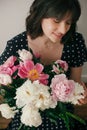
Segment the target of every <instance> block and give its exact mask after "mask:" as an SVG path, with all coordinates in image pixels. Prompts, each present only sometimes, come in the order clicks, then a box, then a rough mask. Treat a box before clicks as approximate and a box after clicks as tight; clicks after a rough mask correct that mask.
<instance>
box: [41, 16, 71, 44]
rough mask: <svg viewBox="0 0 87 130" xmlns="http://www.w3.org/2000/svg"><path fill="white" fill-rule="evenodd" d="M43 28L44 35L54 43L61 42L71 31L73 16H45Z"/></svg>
mask: <svg viewBox="0 0 87 130" xmlns="http://www.w3.org/2000/svg"><path fill="white" fill-rule="evenodd" d="M41 25H42V30H43V33H44V35H45V36H46V37H47V38H48V39H49V40H51V41H52V42H53V43H56V42H60V41H61V39H62V37H63V36H64V35H65V34H66V33H67V32H68V31H69V29H70V26H71V17H70V15H66V16H65V17H64V18H63V19H62V20H58V19H56V18H44V19H43V20H42V23H41Z"/></svg>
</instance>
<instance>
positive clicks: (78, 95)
mask: <svg viewBox="0 0 87 130" xmlns="http://www.w3.org/2000/svg"><path fill="white" fill-rule="evenodd" d="M83 94H84V88H83V86H82V85H80V84H79V83H77V82H76V83H75V89H74V92H73V94H72V95H71V96H70V98H69V102H71V103H72V104H75V105H76V104H79V101H78V100H80V99H82V98H84V95H83Z"/></svg>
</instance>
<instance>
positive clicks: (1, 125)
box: [0, 113, 11, 130]
mask: <svg viewBox="0 0 87 130" xmlns="http://www.w3.org/2000/svg"><path fill="white" fill-rule="evenodd" d="M10 121H11V119H5V118H3V117H2V116H1V113H0V129H1V130H3V129H5V128H7V126H8V124H9V123H10Z"/></svg>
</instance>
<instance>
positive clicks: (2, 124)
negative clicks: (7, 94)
mask: <svg viewBox="0 0 87 130" xmlns="http://www.w3.org/2000/svg"><path fill="white" fill-rule="evenodd" d="M2 101H3V97H2V96H1V95H0V104H1V103H2ZM10 122H11V119H5V118H4V117H2V116H1V113H0V130H3V129H5V128H7V126H8V124H9V123H10Z"/></svg>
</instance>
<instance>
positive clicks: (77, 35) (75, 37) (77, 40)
mask: <svg viewBox="0 0 87 130" xmlns="http://www.w3.org/2000/svg"><path fill="white" fill-rule="evenodd" d="M72 42H75V43H77V44H78V43H83V44H84V42H85V39H84V37H83V34H81V33H78V32H75V33H74V34H73V35H72Z"/></svg>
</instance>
